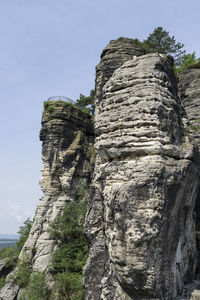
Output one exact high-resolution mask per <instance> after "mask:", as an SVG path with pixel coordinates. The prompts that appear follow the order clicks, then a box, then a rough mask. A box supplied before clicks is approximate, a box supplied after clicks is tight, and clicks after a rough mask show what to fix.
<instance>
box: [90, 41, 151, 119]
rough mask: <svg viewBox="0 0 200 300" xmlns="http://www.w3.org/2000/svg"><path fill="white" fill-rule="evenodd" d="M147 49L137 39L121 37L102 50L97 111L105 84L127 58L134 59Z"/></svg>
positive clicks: (97, 72)
mask: <svg viewBox="0 0 200 300" xmlns="http://www.w3.org/2000/svg"><path fill="white" fill-rule="evenodd" d="M146 53H147V51H146V49H145V48H144V46H142V44H141V43H140V42H138V41H137V40H133V39H129V38H119V39H117V40H112V41H111V42H110V43H109V44H108V45H107V46H106V47H105V48H104V49H103V51H102V54H101V61H100V63H99V64H98V65H97V66H96V84H95V90H96V99H95V100H96V101H95V113H96V115H97V114H98V112H99V103H100V102H101V101H102V96H103V86H104V85H105V83H106V82H107V81H108V79H110V77H111V76H112V74H113V72H114V71H115V70H116V69H117V68H119V67H121V66H122V64H123V63H125V62H126V61H127V60H131V59H133V57H137V56H140V55H143V54H146Z"/></svg>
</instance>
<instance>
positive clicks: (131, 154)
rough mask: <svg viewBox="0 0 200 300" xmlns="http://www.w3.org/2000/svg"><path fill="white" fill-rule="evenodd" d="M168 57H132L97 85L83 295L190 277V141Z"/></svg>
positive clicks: (174, 288)
mask: <svg viewBox="0 0 200 300" xmlns="http://www.w3.org/2000/svg"><path fill="white" fill-rule="evenodd" d="M172 63H173V62H172V59H171V57H169V56H166V55H159V54H147V55H144V56H140V57H138V58H136V59H134V60H131V61H128V62H126V63H124V64H123V65H122V66H121V67H120V68H118V69H117V70H116V71H115V72H114V73H113V75H112V76H111V78H110V79H109V80H108V81H107V83H106V84H105V85H104V88H103V97H102V100H101V101H99V103H98V105H99V110H98V114H97V115H96V118H95V131H96V135H97V137H96V140H95V148H96V149H97V153H98V155H99V156H97V159H98V161H97V162H96V168H95V173H94V179H93V182H92V188H91V195H90V199H89V207H88V213H87V219H86V225H85V233H86V236H87V239H88V244H89V246H90V251H89V258H88V261H87V264H86V266H85V276H84V284H85V287H86V299H87V300H100V299H101V300H114V299H118V300H129V299H168V300H171V299H175V298H176V297H177V296H180V297H181V296H182V295H183V287H184V284H185V283H188V282H191V281H192V280H193V279H194V277H195V272H196V269H197V245H196V232H195V220H194V214H193V213H194V206H195V201H196V197H197V192H198V186H199V175H198V168H199V165H198V150H197V147H196V146H195V145H194V144H193V142H192V140H191V139H190V136H188V135H185V132H184V128H183V122H182V116H183V111H184V110H183V108H182V107H181V104H180V102H179V100H178V97H177V88H176V80H175V78H174V75H173V68H172ZM181 299H183V298H181Z"/></svg>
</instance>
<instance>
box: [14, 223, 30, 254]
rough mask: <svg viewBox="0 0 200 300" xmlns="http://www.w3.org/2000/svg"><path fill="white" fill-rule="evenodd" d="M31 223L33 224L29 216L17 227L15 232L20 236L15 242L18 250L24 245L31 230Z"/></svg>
mask: <svg viewBox="0 0 200 300" xmlns="http://www.w3.org/2000/svg"><path fill="white" fill-rule="evenodd" d="M32 225H33V221H31V220H30V218H28V219H27V220H25V221H24V225H23V226H20V227H19V230H18V232H17V233H18V234H19V235H20V237H19V241H18V242H17V243H16V244H17V248H18V249H19V250H21V249H22V247H23V246H24V244H25V242H26V240H27V238H28V236H29V232H30V230H31V227H32Z"/></svg>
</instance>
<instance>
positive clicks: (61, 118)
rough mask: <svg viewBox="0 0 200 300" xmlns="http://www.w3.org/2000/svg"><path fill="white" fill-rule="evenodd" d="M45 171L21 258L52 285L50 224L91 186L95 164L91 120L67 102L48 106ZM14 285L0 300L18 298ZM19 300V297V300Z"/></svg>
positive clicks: (44, 124)
mask: <svg viewBox="0 0 200 300" xmlns="http://www.w3.org/2000/svg"><path fill="white" fill-rule="evenodd" d="M40 139H41V141H42V159H43V164H44V167H43V170H42V178H41V188H42V190H43V193H44V196H43V197H42V199H41V200H40V203H39V205H38V207H37V210H36V214H35V217H34V223H33V226H32V229H31V231H30V234H29V237H28V239H27V241H26V243H25V245H24V247H23V249H22V251H21V253H20V259H23V258H24V257H25V258H26V257H29V260H30V262H31V265H32V268H33V269H37V270H39V271H44V272H46V273H47V276H48V284H49V285H51V282H49V281H50V274H49V273H48V268H49V264H50V260H51V256H52V254H53V252H54V249H55V242H54V240H52V238H51V235H50V232H49V229H50V224H51V223H53V222H54V221H55V219H56V218H57V216H59V215H60V214H61V213H62V210H63V208H64V206H65V204H66V202H68V201H74V199H75V198H76V195H77V191H78V189H80V186H81V185H85V184H89V182H90V179H91V174H92V170H93V164H94V149H93V144H94V141H93V140H94V135H93V124H92V120H91V117H90V116H88V115H86V114H84V113H83V112H82V111H80V110H79V109H77V108H75V107H73V106H72V105H70V104H67V103H64V102H51V104H49V105H48V107H46V112H44V114H43V118H42V129H41V132H40ZM12 284H13V283H12V282H11V283H9V282H8V283H7V284H6V286H5V287H4V288H3V289H2V290H1V292H0V299H9V300H12V299H15V297H16V295H17V293H18V289H16V288H15V289H14V290H15V291H16V292H13V289H12V288H10V286H12ZM18 298H19V297H18Z"/></svg>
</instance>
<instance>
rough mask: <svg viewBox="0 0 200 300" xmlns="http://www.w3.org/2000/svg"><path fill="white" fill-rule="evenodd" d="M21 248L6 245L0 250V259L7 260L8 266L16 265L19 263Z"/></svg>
mask: <svg viewBox="0 0 200 300" xmlns="http://www.w3.org/2000/svg"><path fill="white" fill-rule="evenodd" d="M18 256H19V250H18V249H17V248H16V247H14V246H10V247H6V248H3V249H1V250H0V259H5V260H6V267H14V266H15V265H16V263H17V258H18Z"/></svg>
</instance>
